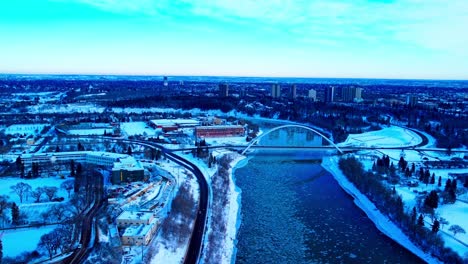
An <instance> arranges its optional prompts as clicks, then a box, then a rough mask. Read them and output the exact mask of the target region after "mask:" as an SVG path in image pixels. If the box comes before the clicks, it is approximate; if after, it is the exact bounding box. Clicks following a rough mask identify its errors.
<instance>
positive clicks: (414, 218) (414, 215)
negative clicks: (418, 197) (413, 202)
mask: <svg viewBox="0 0 468 264" xmlns="http://www.w3.org/2000/svg"><path fill="white" fill-rule="evenodd" d="M416 216H417V212H416V207H413V211H412V212H411V224H413V225H415V224H416Z"/></svg>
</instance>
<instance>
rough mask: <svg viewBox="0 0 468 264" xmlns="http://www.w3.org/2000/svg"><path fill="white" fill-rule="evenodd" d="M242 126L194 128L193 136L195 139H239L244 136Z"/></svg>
mask: <svg viewBox="0 0 468 264" xmlns="http://www.w3.org/2000/svg"><path fill="white" fill-rule="evenodd" d="M244 132H245V131H244V127H243V126H197V127H195V136H196V137H197V138H200V137H204V138H211V137H239V136H244V134H245V133H244Z"/></svg>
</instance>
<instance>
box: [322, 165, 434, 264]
mask: <svg viewBox="0 0 468 264" xmlns="http://www.w3.org/2000/svg"><path fill="white" fill-rule="evenodd" d="M322 166H323V167H324V168H325V169H326V170H327V171H329V172H330V173H331V174H332V175H333V177H334V178H335V179H336V181H337V182H338V184H340V186H341V187H342V188H343V189H344V190H345V191H346V192H347V193H349V194H350V195H351V196H353V197H354V203H355V204H356V205H357V206H358V207H359V208H361V209H362V210H363V211H364V212H365V213H366V215H367V216H368V217H369V219H371V220H372V222H374V224H375V226H376V227H377V228H378V229H379V230H380V231H381V232H382V233H384V234H386V235H387V236H388V237H390V238H392V239H393V240H394V241H396V242H397V243H399V244H400V245H402V246H403V247H405V248H406V249H408V250H409V251H411V252H413V253H414V254H415V255H417V256H419V257H420V258H422V259H423V260H425V261H426V262H428V263H440V262H439V261H438V260H437V259H435V258H433V257H431V256H430V255H429V254H426V253H424V252H423V251H422V250H421V249H420V248H418V247H417V246H416V245H415V244H413V242H411V241H410V239H409V238H408V237H407V236H406V235H405V234H404V233H403V232H402V231H401V230H400V229H399V228H398V227H397V226H396V225H395V224H394V223H393V222H391V221H390V220H389V219H388V218H387V217H386V216H384V215H383V214H382V213H381V212H380V211H379V210H378V209H377V208H376V207H375V205H374V204H373V203H372V202H371V201H370V200H369V199H368V198H367V197H366V196H365V195H363V194H362V193H361V192H360V191H359V190H358V189H357V188H356V187H355V186H354V185H353V184H352V183H351V182H350V181H348V179H347V178H346V177H345V176H344V174H343V173H342V172H341V170H340V169H339V167H338V157H324V159H323V161H322Z"/></svg>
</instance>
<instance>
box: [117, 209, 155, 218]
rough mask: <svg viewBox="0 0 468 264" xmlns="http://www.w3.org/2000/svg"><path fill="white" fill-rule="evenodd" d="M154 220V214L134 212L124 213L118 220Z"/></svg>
mask: <svg viewBox="0 0 468 264" xmlns="http://www.w3.org/2000/svg"><path fill="white" fill-rule="evenodd" d="M152 218H153V213H146V212H132V211H123V212H122V213H121V214H120V215H119V216H118V217H117V220H129V219H131V220H150V219H152Z"/></svg>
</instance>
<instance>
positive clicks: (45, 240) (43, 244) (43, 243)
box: [38, 233, 55, 259]
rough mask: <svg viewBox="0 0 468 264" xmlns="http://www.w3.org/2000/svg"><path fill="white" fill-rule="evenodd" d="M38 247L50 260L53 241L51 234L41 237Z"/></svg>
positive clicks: (52, 252) (52, 251) (53, 245)
mask: <svg viewBox="0 0 468 264" xmlns="http://www.w3.org/2000/svg"><path fill="white" fill-rule="evenodd" d="M38 246H39V247H40V248H44V249H45V250H47V253H49V258H50V259H52V256H53V255H54V249H55V241H54V237H53V235H52V234H51V233H48V234H44V235H42V236H41V239H40V240H39V245H38Z"/></svg>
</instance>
